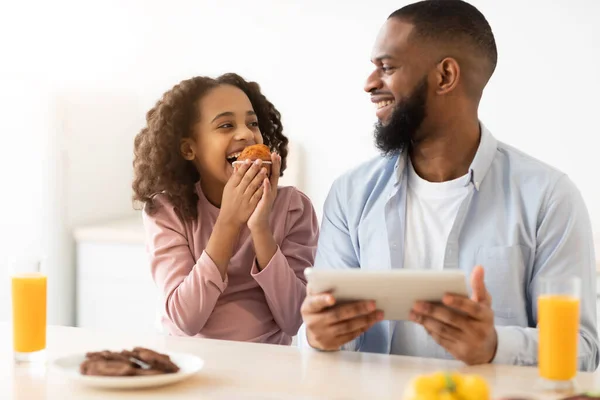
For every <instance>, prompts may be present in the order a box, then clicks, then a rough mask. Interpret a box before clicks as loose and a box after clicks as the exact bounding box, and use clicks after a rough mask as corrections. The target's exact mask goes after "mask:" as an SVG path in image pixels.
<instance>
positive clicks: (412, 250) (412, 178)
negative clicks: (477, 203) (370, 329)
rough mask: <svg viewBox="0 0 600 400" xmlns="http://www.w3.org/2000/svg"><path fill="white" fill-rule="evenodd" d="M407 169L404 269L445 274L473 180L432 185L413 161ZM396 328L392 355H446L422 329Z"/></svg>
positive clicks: (398, 325)
mask: <svg viewBox="0 0 600 400" xmlns="http://www.w3.org/2000/svg"><path fill="white" fill-rule="evenodd" d="M407 168H408V188H407V193H406V231H405V239H404V268H406V269H434V270H442V269H443V266H444V254H445V251H446V243H447V242H448V235H449V234H450V230H451V229H452V226H453V225H454V220H455V219H456V215H457V214H458V209H459V208H460V205H461V203H462V201H463V200H464V199H465V197H466V195H467V193H468V190H469V187H468V186H467V183H468V181H469V176H468V175H465V176H461V177H460V178H457V179H454V180H451V181H447V182H429V181H426V180H424V179H423V178H421V177H420V176H419V175H417V173H416V172H415V170H414V168H413V166H412V163H411V162H410V161H409V162H408V166H407ZM393 327H394V332H393V337H392V343H391V346H392V348H391V353H392V354H404V355H408V356H418V355H419V354H422V353H424V352H427V351H426V349H423V346H433V347H435V348H436V349H437V350H435V351H440V352H442V351H443V349H441V347H439V346H438V345H437V344H436V343H435V342H433V339H431V338H429V339H428V340H427V341H425V342H424V341H423V340H422V338H423V337H428V335H427V333H426V332H425V328H423V327H422V326H421V325H418V324H415V323H413V322H411V321H398V322H397V323H395V324H394V325H393ZM428 351H429V352H430V353H431V352H433V351H434V350H433V349H429V350H428ZM440 356H441V354H440Z"/></svg>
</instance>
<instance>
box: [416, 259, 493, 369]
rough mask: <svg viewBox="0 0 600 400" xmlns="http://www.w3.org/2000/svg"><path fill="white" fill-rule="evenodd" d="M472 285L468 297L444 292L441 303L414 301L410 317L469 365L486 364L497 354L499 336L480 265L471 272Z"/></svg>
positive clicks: (490, 299) (457, 357)
mask: <svg viewBox="0 0 600 400" xmlns="http://www.w3.org/2000/svg"><path fill="white" fill-rule="evenodd" d="M471 287H472V288H473V295H472V297H471V299H468V298H466V297H464V296H457V295H452V294H447V295H445V296H444V298H443V300H442V303H443V305H440V304H432V303H428V302H417V303H416V304H415V306H414V307H413V309H412V312H411V315H410V318H411V320H412V321H413V322H416V323H418V324H421V325H423V327H425V329H426V330H427V332H428V333H429V334H430V335H431V337H433V339H434V340H435V341H436V342H437V343H438V344H439V345H440V346H442V347H444V348H445V349H446V350H447V351H448V352H449V353H450V354H452V355H453V356H454V357H455V358H456V359H458V360H461V361H463V362H464V363H466V364H469V365H475V364H486V363H489V362H491V361H492V360H493V359H494V357H495V356H496V348H497V346H498V336H497V334H496V328H495V326H494V312H493V311H492V308H491V306H492V297H491V296H490V294H489V293H488V291H487V289H486V288H485V284H484V282H483V268H482V267H481V266H477V267H475V269H474V270H473V273H472V274H471Z"/></svg>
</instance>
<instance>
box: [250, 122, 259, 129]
mask: <svg viewBox="0 0 600 400" xmlns="http://www.w3.org/2000/svg"><path fill="white" fill-rule="evenodd" d="M248 125H249V126H252V127H254V128H256V127H257V126H258V121H254V122H250V123H249V124H248Z"/></svg>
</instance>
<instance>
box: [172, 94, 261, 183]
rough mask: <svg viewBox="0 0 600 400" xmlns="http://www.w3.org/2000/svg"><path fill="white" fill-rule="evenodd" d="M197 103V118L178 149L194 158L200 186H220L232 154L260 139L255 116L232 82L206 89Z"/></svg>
mask: <svg viewBox="0 0 600 400" xmlns="http://www.w3.org/2000/svg"><path fill="white" fill-rule="evenodd" d="M197 107H199V109H198V111H199V114H200V120H199V121H198V122H197V123H196V124H195V125H194V126H193V135H192V136H193V137H191V138H186V139H184V140H183V141H182V143H181V152H182V154H183V156H184V158H185V159H187V160H190V161H193V162H194V165H195V166H196V168H197V169H198V173H199V174H200V178H201V180H202V181H203V186H205V185H210V186H213V187H215V186H220V187H223V186H224V185H225V184H226V183H227V181H228V180H229V177H230V176H231V175H232V174H233V166H232V164H231V163H232V162H233V161H235V157H237V156H238V155H239V153H240V152H241V151H242V150H244V148H245V147H246V146H250V145H253V144H262V143H263V138H262V135H261V133H260V130H259V128H258V119H257V118H256V114H255V113H254V109H253V108H252V103H250V99H248V96H246V94H245V93H244V92H243V91H242V90H241V89H239V88H237V87H235V86H232V85H221V86H218V87H216V88H214V89H212V90H210V91H209V92H208V93H207V94H205V95H204V97H203V98H202V99H201V100H200V101H199V102H198V104H197Z"/></svg>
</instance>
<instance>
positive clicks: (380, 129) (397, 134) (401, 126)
mask: <svg viewBox="0 0 600 400" xmlns="http://www.w3.org/2000/svg"><path fill="white" fill-rule="evenodd" d="M427 86H428V84H427V77H426V76H425V77H423V79H422V80H421V82H419V84H417V86H416V87H415V89H414V90H413V92H412V94H411V95H410V96H409V97H407V98H403V99H402V100H401V101H400V102H399V103H397V104H396V106H395V107H394V110H393V111H392V115H391V117H390V120H389V123H387V124H385V125H384V124H383V123H382V122H381V121H379V122H377V124H376V125H375V146H377V148H378V149H379V150H380V151H381V152H382V153H383V154H384V155H385V156H390V155H392V154H396V153H399V152H401V151H403V150H407V149H410V146H411V143H413V141H414V140H415V138H416V133H417V130H418V129H419V127H420V126H421V124H422V123H423V120H424V119H425V115H426V113H425V105H426V103H427Z"/></svg>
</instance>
